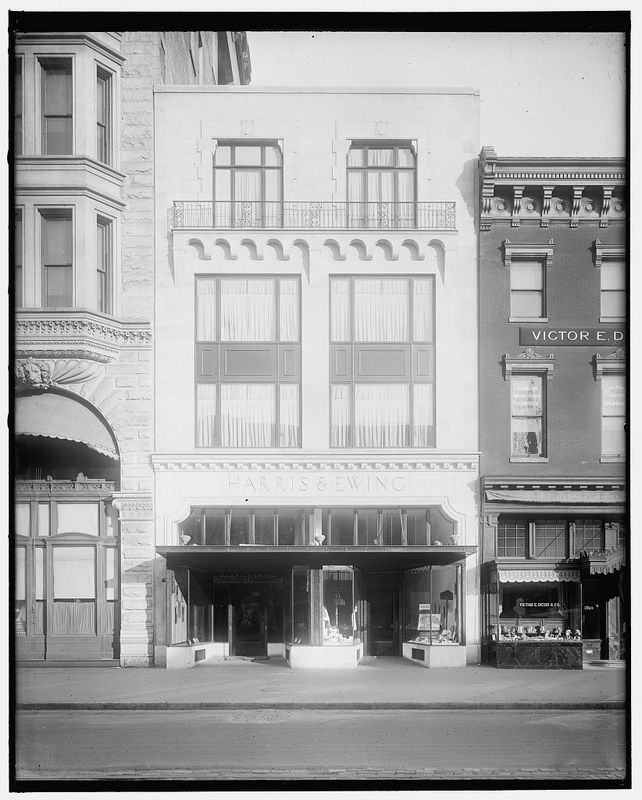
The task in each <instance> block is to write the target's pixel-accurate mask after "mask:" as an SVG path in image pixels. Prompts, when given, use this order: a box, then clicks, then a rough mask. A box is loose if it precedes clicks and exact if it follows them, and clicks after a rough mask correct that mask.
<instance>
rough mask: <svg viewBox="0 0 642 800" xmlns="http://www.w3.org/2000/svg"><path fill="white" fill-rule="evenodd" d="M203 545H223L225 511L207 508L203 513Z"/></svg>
mask: <svg viewBox="0 0 642 800" xmlns="http://www.w3.org/2000/svg"><path fill="white" fill-rule="evenodd" d="M205 544H208V545H224V544H225V511H223V510H222V509H221V510H218V509H212V508H208V509H207V511H206V512H205Z"/></svg>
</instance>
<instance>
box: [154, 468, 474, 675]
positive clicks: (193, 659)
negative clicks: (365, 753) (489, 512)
mask: <svg viewBox="0 0 642 800" xmlns="http://www.w3.org/2000/svg"><path fill="white" fill-rule="evenodd" d="M444 472H445V471H444ZM462 472H463V469H462ZM419 475H420V476H421V477H422V478H423V480H426V477H427V476H426V475H425V472H424V471H422V472H421V473H419ZM167 477H168V471H167V470H165V469H160V470H157V480H158V481H159V484H160V483H162V482H163V481H164V480H165V479H166V478H167ZM177 477H178V476H176V475H175V474H174V479H176V478H177ZM463 477H464V476H463V474H460V475H458V476H457V479H458V480H460V481H462V480H463ZM418 478H419V476H418V475H417V471H415V474H414V475H413V473H410V474H406V475H402V474H394V475H390V474H386V472H384V471H381V472H379V474H378V475H377V476H375V475H374V474H369V475H359V474H357V475H356V476H350V478H349V479H348V476H346V475H339V476H337V475H330V476H326V477H324V478H323V479H321V478H319V477H318V476H312V475H310V474H308V475H306V476H293V475H292V474H291V473H290V474H289V475H288V474H286V475H280V476H278V481H277V477H276V476H270V478H269V479H268V478H267V477H266V476H265V475H261V474H260V473H259V474H257V475H254V476H252V477H250V476H249V475H247V474H246V475H245V476H244V478H242V479H241V478H239V476H238V474H231V475H226V476H221V475H220V473H219V474H218V475H216V474H215V475H212V474H211V473H210V474H209V475H207V476H204V475H202V474H201V471H200V470H199V471H198V474H195V475H194V476H193V480H194V481H199V482H200V481H202V482H203V484H205V482H206V481H208V482H209V483H210V486H211V482H212V481H218V484H219V486H222V487H223V489H225V488H226V487H229V488H230V489H231V490H232V492H235V491H236V490H238V488H239V487H243V488H246V489H247V488H250V486H249V484H248V481H249V482H250V483H251V484H252V486H255V487H256V490H258V491H257V493H258V492H260V491H261V489H262V490H263V492H265V490H266V489H270V488H272V489H273V488H274V487H278V486H279V482H280V486H281V488H282V491H283V492H284V493H285V492H287V491H289V490H290V491H291V488H292V486H294V487H295V488H296V487H304V486H308V487H312V486H315V487H316V490H317V494H318V493H319V485H321V486H325V487H326V489H325V491H326V492H327V493H328V494H329V492H328V488H327V487H331V488H332V489H333V492H332V494H331V495H329V497H328V502H327V503H324V504H321V503H319V499H320V498H317V503H316V504H310V505H308V504H304V503H301V501H299V503H298V504H297V505H296V506H295V505H293V504H292V503H291V502H287V501H286V502H279V503H278V504H275V503H274V500H273V501H272V504H271V505H270V504H268V502H267V498H266V497H265V496H263V498H262V502H260V503H256V504H255V505H254V504H253V505H251V506H250V507H248V506H247V505H240V504H236V503H235V504H233V505H232V504H230V505H226V506H220V505H215V504H213V503H204V502H197V501H196V500H194V501H192V502H190V504H189V507H188V508H186V509H185V511H183V512H182V517H183V518H182V520H176V521H173V520H171V518H169V517H166V518H165V533H166V535H167V538H168V540H169V541H168V542H167V544H159V545H158V546H157V565H156V576H157V577H156V582H155V585H156V603H155V606H156V608H157V609H162V610H163V613H164V616H165V619H164V620H161V619H160V618H159V617H160V613H158V615H157V619H156V621H155V627H156V630H157V631H160V630H163V631H164V635H165V641H166V644H165V645H164V646H161V645H160V644H159V647H158V648H157V651H156V661H157V663H165V664H166V665H167V667H169V668H179V667H187V666H192V665H193V664H196V663H198V662H199V661H202V660H207V659H210V658H269V657H273V656H280V657H283V658H284V659H285V660H286V661H287V662H288V664H289V665H290V666H291V667H293V668H298V667H302V668H305V667H316V668H318V667H326V668H332V667H353V666H357V664H358V663H359V661H360V660H361V659H362V658H364V657H368V656H374V657H383V656H398V657H406V658H408V659H411V660H413V661H415V662H417V663H419V664H421V665H422V666H426V667H431V666H432V667H436V666H437V667H438V666H465V664H466V662H467V660H468V661H472V660H473V659H474V658H475V655H476V652H475V644H474V643H475V622H476V618H475V613H474V612H475V607H476V605H477V602H476V597H477V595H476V591H475V588H476V587H475V580H474V575H475V566H476V565H475V564H474V562H475V558H476V549H477V548H476V546H475V545H473V544H465V543H464V542H465V541H466V540H465V535H466V532H467V531H471V532H472V531H474V527H473V526H472V525H470V526H467V525H466V523H467V522H468V520H467V515H466V514H461V512H459V511H455V510H454V509H453V507H452V506H451V505H450V504H449V502H448V501H446V500H445V499H444V498H443V497H442V498H441V500H440V503H439V504H437V503H434V502H433V503H431V502H430V501H428V502H426V503H425V504H424V505H418V504H411V503H410V502H404V503H403V504H402V503H401V502H399V500H397V503H396V504H395V505H392V504H390V499H392V498H388V497H386V496H385V494H384V488H385V489H387V491H388V492H390V491H391V490H392V491H395V492H397V493H401V492H402V491H403V490H406V492H407V490H408V488H409V487H410V488H412V484H413V482H414V481H415V480H417V479H418ZM447 480H450V481H452V480H453V478H452V477H451V476H448V478H447V477H446V476H445V475H444V474H443V472H442V474H441V475H440V474H439V473H438V474H437V475H435V476H434V478H433V479H432V481H431V483H432V484H433V486H435V485H437V484H438V483H442V484H443V483H445V482H446V481H447ZM320 481H321V482H320ZM337 481H339V486H342V487H344V488H345V490H346V491H347V488H348V487H349V486H350V485H351V483H352V485H353V486H354V487H355V490H358V491H360V493H361V494H363V493H364V489H365V491H366V493H367V492H368V488H370V494H371V495H373V496H374V495H376V493H377V490H379V493H380V499H379V502H377V501H376V500H375V499H374V497H373V496H371V497H369V498H368V500H369V501H370V502H369V503H367V504H366V503H363V504H359V505H357V504H356V503H355V504H351V505H347V504H346V503H345V498H343V500H344V502H343V504H340V503H339V502H337V501H338V498H337V497H336V494H335V492H336V487H337ZM174 486H175V487H176V483H174ZM356 487H358V489H356ZM192 489H194V483H192ZM321 491H324V490H323V489H322V490H321ZM248 494H249V492H248ZM248 499H249V498H248ZM468 499H469V500H470V499H471V498H468ZM384 501H388V502H387V503H386V502H384ZM415 503H416V499H415ZM470 508H471V510H472V504H471V505H470ZM177 516H178V515H177ZM471 562H472V563H471ZM471 573H472V576H473V577H471ZM471 598H472V599H471ZM161 647H162V649H161ZM467 651H468V652H469V655H468V659H467Z"/></svg>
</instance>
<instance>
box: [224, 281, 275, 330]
mask: <svg viewBox="0 0 642 800" xmlns="http://www.w3.org/2000/svg"><path fill="white" fill-rule="evenodd" d="M274 330H275V325H274V281H272V280H260V279H257V280H255V279H251V280H242V279H229V280H221V340H222V341H224V342H272V341H274V339H275V334H274Z"/></svg>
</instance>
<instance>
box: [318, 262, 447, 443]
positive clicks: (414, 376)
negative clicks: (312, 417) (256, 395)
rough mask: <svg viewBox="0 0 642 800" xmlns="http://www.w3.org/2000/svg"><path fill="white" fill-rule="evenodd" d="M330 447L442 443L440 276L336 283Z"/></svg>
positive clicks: (353, 279)
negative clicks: (438, 427) (438, 434)
mask: <svg viewBox="0 0 642 800" xmlns="http://www.w3.org/2000/svg"><path fill="white" fill-rule="evenodd" d="M330 380H331V386H330V414H331V419H330V444H331V446H332V447H376V448H381V447H434V446H435V408H434V401H435V384H434V382H435V343H434V279H433V277H432V276H427V277H421V278H412V277H398V278H397V277H394V278H393V277H385V278H384V277H377V278H374V277H334V278H332V279H331V283H330Z"/></svg>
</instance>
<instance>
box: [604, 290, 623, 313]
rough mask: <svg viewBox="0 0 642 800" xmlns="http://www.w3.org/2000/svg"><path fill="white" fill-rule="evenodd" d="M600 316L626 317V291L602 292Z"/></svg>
mask: <svg viewBox="0 0 642 800" xmlns="http://www.w3.org/2000/svg"><path fill="white" fill-rule="evenodd" d="M600 316H602V317H618V318H620V319H623V318H624V317H626V292H613V291H608V292H602V294H601V308H600Z"/></svg>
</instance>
